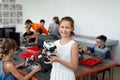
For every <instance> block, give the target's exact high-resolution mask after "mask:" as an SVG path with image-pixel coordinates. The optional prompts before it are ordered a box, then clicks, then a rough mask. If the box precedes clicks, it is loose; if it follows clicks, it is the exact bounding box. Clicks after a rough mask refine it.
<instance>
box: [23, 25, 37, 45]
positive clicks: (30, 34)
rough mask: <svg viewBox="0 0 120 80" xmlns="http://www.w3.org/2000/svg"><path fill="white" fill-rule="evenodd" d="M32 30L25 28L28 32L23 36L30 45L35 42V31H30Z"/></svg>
mask: <svg viewBox="0 0 120 80" xmlns="http://www.w3.org/2000/svg"><path fill="white" fill-rule="evenodd" d="M30 29H31V28H30V27H29V26H25V30H26V32H25V33H24V34H23V38H24V39H25V40H26V41H28V42H29V43H31V42H34V41H35V37H36V36H35V34H34V32H33V31H31V30H30Z"/></svg>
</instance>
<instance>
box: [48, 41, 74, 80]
mask: <svg viewBox="0 0 120 80" xmlns="http://www.w3.org/2000/svg"><path fill="white" fill-rule="evenodd" d="M73 43H75V41H73V40H70V41H69V42H68V43H66V44H64V45H61V44H60V40H57V41H55V42H54V44H55V45H56V47H57V53H56V55H57V57H59V58H61V59H62V60H65V61H68V62H70V61H71V47H72V45H73ZM50 80H75V74H74V71H73V70H72V69H69V68H67V67H66V66H64V65H62V64H60V63H59V62H54V63H53V64H52V71H51V76H50Z"/></svg>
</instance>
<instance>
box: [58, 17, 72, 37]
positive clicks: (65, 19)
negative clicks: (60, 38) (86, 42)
mask: <svg viewBox="0 0 120 80" xmlns="http://www.w3.org/2000/svg"><path fill="white" fill-rule="evenodd" d="M62 21H69V22H70V24H71V27H72V28H73V30H74V20H73V19H72V18H71V17H69V16H66V17H63V18H62V19H61V21H60V23H61V22H62ZM71 35H74V32H73V31H71Z"/></svg>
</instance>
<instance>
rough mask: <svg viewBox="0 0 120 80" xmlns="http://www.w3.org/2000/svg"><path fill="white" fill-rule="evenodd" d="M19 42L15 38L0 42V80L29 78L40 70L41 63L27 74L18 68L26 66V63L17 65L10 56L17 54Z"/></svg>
mask: <svg viewBox="0 0 120 80" xmlns="http://www.w3.org/2000/svg"><path fill="white" fill-rule="evenodd" d="M16 48H17V44H16V42H15V41H14V40H13V39H3V40H2V42H1V44H0V80H29V79H30V78H31V77H32V76H33V75H34V74H35V73H36V72H38V71H39V70H40V65H38V66H36V67H35V68H34V69H33V70H32V71H31V72H29V73H28V74H27V75H25V76H23V75H21V74H20V73H19V72H18V70H17V68H18V67H20V66H24V63H22V64H20V65H18V66H16V65H15V63H14V62H13V61H10V58H11V57H12V56H13V55H14V54H15V51H16Z"/></svg>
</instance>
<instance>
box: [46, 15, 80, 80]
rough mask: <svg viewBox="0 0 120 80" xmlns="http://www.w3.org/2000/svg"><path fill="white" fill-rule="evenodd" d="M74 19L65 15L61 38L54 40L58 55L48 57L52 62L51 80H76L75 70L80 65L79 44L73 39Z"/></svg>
mask: <svg viewBox="0 0 120 80" xmlns="http://www.w3.org/2000/svg"><path fill="white" fill-rule="evenodd" d="M73 30H74V21H73V19H72V18H71V17H63V18H62V19H61V22H60V26H59V33H60V35H61V39H60V40H57V41H55V42H54V44H55V45H56V47H57V49H56V51H57V53H56V56H50V58H48V59H49V60H50V61H49V63H53V64H52V66H53V67H52V71H51V77H50V80H75V75H74V70H76V69H77V67H78V45H77V43H76V42H75V41H74V40H72V38H71V36H72V35H73Z"/></svg>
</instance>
